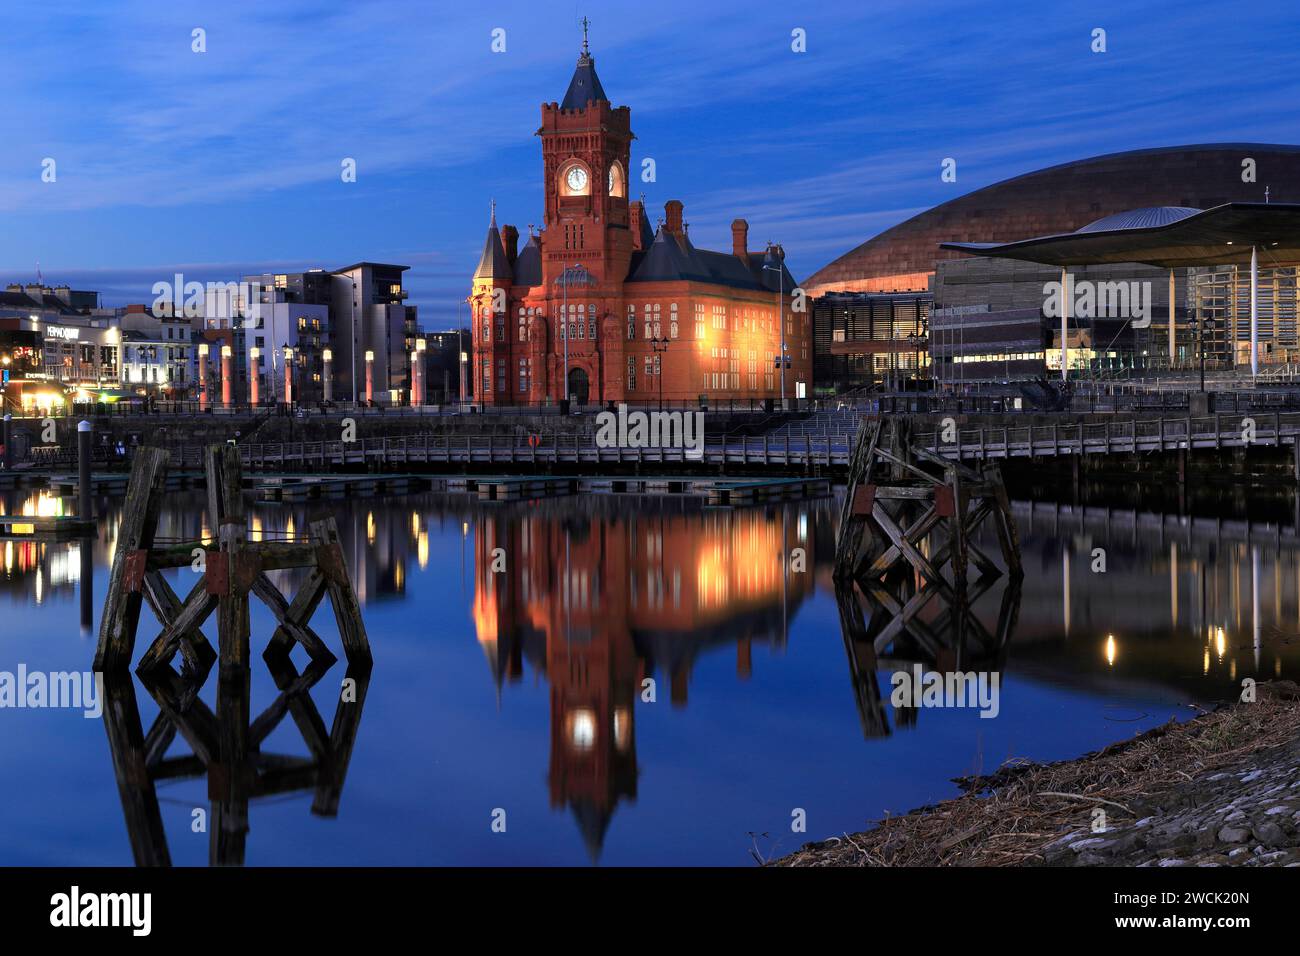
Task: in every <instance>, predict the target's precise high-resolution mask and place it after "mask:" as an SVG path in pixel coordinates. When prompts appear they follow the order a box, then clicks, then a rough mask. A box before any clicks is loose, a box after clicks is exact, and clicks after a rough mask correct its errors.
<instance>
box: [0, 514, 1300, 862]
mask: <svg viewBox="0 0 1300 956" xmlns="http://www.w3.org/2000/svg"><path fill="white" fill-rule="evenodd" d="M3 505H4V507H5V508H7V509H10V510H9V511H7V512H6V513H10V514H13V513H18V512H16V511H15V510H13V509H19V510H20V511H21V510H23V509H26V508H29V507H31V508H42V509H53V508H57V507H58V502H57V499H54V500H52V501H51V500H50V499H49V498H48V497H47V498H45V499H40V498H33V497H32V496H31V495H30V494H25V495H23V494H19V495H15V494H12V493H11V494H10V496H9V497H8V498H7V499H5V501H4V502H3ZM250 506H251V516H250V531H251V534H250V537H251V538H252V539H253V540H254V541H257V540H271V539H274V538H278V537H283V536H285V535H292V534H294V533H297V532H300V531H301V530H302V529H305V528H306V527H307V523H308V520H309V514H310V513H314V510H315V508H317V507H319V505H301V506H300V505H295V504H280V503H270V502H251V503H250ZM120 507H121V502H120V501H109V500H104V501H100V502H99V503H98V509H99V510H98V513H99V514H100V515H101V516H103V518H104V521H103V522H102V524H101V531H100V534H99V536H98V538H97V539H96V540H93V541H91V542H89V543H88V544H82V543H81V542H78V541H71V542H51V543H38V542H32V541H6V542H3V543H2V544H0V671H14V670H16V668H17V667H18V665H19V664H24V665H25V666H26V667H27V668H28V669H29V670H34V669H40V670H44V671H53V670H85V669H88V668H89V665H90V659H91V656H92V654H93V649H94V635H95V633H96V630H97V625H98V621H97V615H98V612H99V606H100V604H101V602H102V600H103V589H104V587H105V584H106V579H107V569H108V565H109V561H110V558H111V555H112V552H113V549H114V547H115V544H116V541H115V533H114V528H115V525H116V520H117V516H118V513H119V509H120ZM328 507H329V509H330V510H331V512H332V513H334V514H335V515H336V517H337V519H338V523H339V526H340V532H341V537H342V542H343V548H344V552H345V557H346V559H347V562H348V564H349V567H350V568H351V571H352V574H353V579H354V582H355V587H356V591H357V594H358V597H359V598H360V600H361V602H362V604H363V608H364V612H365V619H366V625H367V629H368V630H369V633H370V641H371V645H372V647H373V650H374V655H375V669H374V674H373V678H372V681H371V684H370V687H369V694H368V698H367V701H366V709H365V714H364V719H362V720H361V721H360V725H359V728H358V729H357V732H356V739H355V743H354V747H353V751H352V757H351V764H350V767H349V769H348V771H347V778H346V781H345V784H344V786H343V788H342V791H341V797H340V799H339V800H338V816H337V817H328V816H326V817H322V816H320V815H313V814H312V813H311V812H309V810H310V807H311V806H312V797H311V796H310V794H309V793H299V794H297V795H295V794H294V793H288V794H284V795H281V796H277V797H274V798H269V799H267V800H263V801H259V800H256V799H255V800H254V802H253V807H252V810H251V812H250V815H249V827H250V830H249V833H248V838H247V849H246V859H247V862H248V863H250V864H313V863H322V864H324V863H332V864H347V863H378V864H387V863H394V864H396V863H407V864H437V863H470V864H473V863H486V864H506V863H583V862H586V861H588V860H593V859H595V860H599V861H601V862H605V863H615V864H671V863H723V864H745V863H747V862H748V860H749V856H748V849H749V847H750V844H751V838H750V837H749V836H748V835H747V834H749V833H751V832H754V833H769V834H771V836H770V837H767V838H763V843H762V845H761V846H760V851H761V852H763V853H765V854H768V853H781V852H787V851H789V850H792V849H795V848H796V847H797V846H798V845H799V844H800V843H801V842H803V841H804V840H805V839H813V838H821V837H823V836H828V835H833V834H836V833H840V832H843V831H845V830H853V829H858V828H861V827H862V826H863V825H864V824H865V823H866V822H867V821H868V820H869V819H873V818H877V817H879V816H881V815H882V814H883V813H885V812H886V811H890V812H898V811H902V810H906V809H908V808H910V807H912V806H915V805H919V804H923V803H926V802H930V801H933V800H936V799H941V798H943V797H946V796H950V795H952V794H953V793H954V792H955V788H954V786H953V785H952V784H951V782H950V780H951V778H953V777H956V776H959V775H962V774H967V773H971V772H988V771H991V770H992V769H994V768H995V767H996V766H997V765H998V764H1000V763H1001V762H1002V761H1003V760H1005V759H1007V758H1009V757H1030V758H1034V759H1042V760H1047V759H1059V758H1065V757H1070V756H1075V755H1077V754H1079V753H1082V752H1084V751H1087V750H1091V749H1095V748H1097V747H1100V746H1103V745H1105V744H1107V743H1110V742H1112V741H1114V740H1118V739H1121V738H1123V737H1126V736H1129V735H1131V734H1132V733H1134V732H1137V731H1140V730H1142V729H1145V728H1147V727H1150V726H1154V725H1156V724H1159V723H1162V722H1163V721H1165V720H1167V719H1168V718H1169V717H1170V716H1179V717H1185V716H1190V714H1191V710H1190V708H1189V707H1188V706H1187V705H1189V704H1193V703H1195V704H1206V703H1209V702H1212V701H1215V700H1220V699H1226V698H1228V697H1230V696H1234V695H1235V690H1234V688H1235V687H1236V686H1237V684H1238V682H1239V681H1240V680H1241V679H1242V678H1244V677H1256V676H1258V677H1271V676H1289V677H1294V676H1295V673H1296V671H1297V669H1300V667H1298V664H1300V660H1298V659H1297V658H1298V655H1297V647H1298V646H1300V638H1298V637H1297V635H1298V634H1300V601H1298V600H1297V594H1298V593H1300V561H1298V560H1297V549H1296V547H1295V542H1294V537H1293V535H1292V534H1291V532H1290V529H1286V533H1284V534H1278V535H1276V536H1275V539H1274V540H1273V541H1271V542H1269V541H1267V540H1265V541H1261V540H1260V536H1259V535H1258V534H1257V535H1256V536H1255V538H1253V539H1251V540H1249V541H1248V540H1245V539H1244V538H1242V539H1239V538H1237V537H1234V535H1233V534H1232V533H1231V532H1230V531H1229V532H1224V533H1216V532H1214V531H1208V532H1207V531H1206V530H1205V529H1204V528H1203V527H1199V526H1198V527H1196V528H1191V527H1186V528H1184V529H1183V530H1181V531H1180V530H1178V529H1177V528H1172V527H1171V526H1170V525H1168V524H1165V525H1163V526H1161V527H1160V529H1159V530H1158V532H1157V531H1155V530H1152V529H1151V528H1150V527H1149V526H1148V525H1144V524H1142V523H1141V522H1137V523H1133V522H1126V521H1124V520H1123V519H1122V516H1116V520H1114V521H1111V522H1110V526H1109V527H1107V522H1106V521H1103V520H1100V519H1098V518H1097V517H1096V516H1095V515H1094V516H1093V518H1092V519H1091V520H1089V521H1085V522H1075V521H1073V520H1072V519H1071V518H1070V516H1069V515H1063V514H1059V513H1055V512H1053V511H1051V510H1050V509H1044V508H1043V507H1042V506H1039V508H1038V509H1036V510H1035V512H1034V514H1033V516H1032V519H1031V517H1030V516H1029V514H1028V513H1027V512H1025V511H1023V510H1022V511H1021V512H1020V513H1019V515H1018V523H1019V530H1020V534H1021V542H1022V546H1023V551H1024V560H1025V571H1026V578H1025V581H1024V584H1023V588H1022V590H1021V592H1020V593H1019V595H1018V601H1015V602H1008V601H1006V600H1004V598H1005V596H1006V594H1005V589H1004V588H1003V587H1002V586H1001V585H999V586H996V587H993V588H991V589H990V590H989V592H988V593H986V594H985V595H984V596H983V597H982V598H980V600H979V601H978V602H977V604H976V608H975V610H976V613H977V615H978V617H979V620H980V621H981V623H982V625H983V627H984V629H985V630H987V631H988V632H989V633H990V634H996V633H997V629H998V627H999V625H1000V624H1003V623H1006V616H1007V605H1008V604H1009V603H1012V604H1014V615H1013V617H1012V620H1013V626H1012V627H1011V634H1010V639H1009V642H1008V643H1007V644H1006V645H1005V646H1003V647H1000V648H997V649H995V652H994V659H995V660H996V662H997V664H1000V665H1001V667H1002V668H1003V684H1002V701H1001V708H1000V713H999V716H998V717H997V718H996V719H993V720H982V719H980V718H979V716H978V714H977V713H976V712H975V711H972V710H952V709H950V710H944V711H934V710H931V711H923V712H920V713H916V712H904V713H894V712H892V711H891V710H890V709H889V708H888V706H882V709H881V712H880V713H875V712H874V711H873V710H872V708H873V706H874V705H873V702H872V700H871V699H870V698H871V695H872V692H873V691H875V692H881V693H879V694H878V695H877V696H878V697H883V700H884V702H885V705H887V703H888V697H889V684H888V680H887V676H888V675H887V674H886V673H883V672H881V673H877V671H876V669H875V663H874V662H873V661H872V660H870V659H869V657H870V656H869V655H867V657H866V658H864V656H862V655H861V654H860V653H858V651H855V650H854V649H853V648H852V647H851V646H850V643H851V642H850V643H846V642H845V641H844V640H843V638H842V635H841V630H840V617H839V611H838V608H837V605H836V601H835V590H834V585H833V582H832V580H831V576H830V562H831V558H832V553H833V539H834V522H835V520H836V516H837V515H838V508H837V506H836V503H835V501H833V500H831V499H826V500H823V501H809V502H794V503H789V504H786V505H782V506H773V507H770V508H752V509H735V510H730V509H704V508H701V507H700V506H699V505H698V504H696V503H694V502H692V501H689V500H684V499H658V500H649V499H648V500H642V501H633V500H628V499H621V498H620V499H615V498H606V497H587V498H575V499H555V500H548V501H541V502H534V503H520V504H492V505H480V504H479V502H478V501H477V500H476V499H474V498H472V497H469V496H447V495H435V494H419V495H410V496H401V497H395V498H390V499H372V500H343V501H334V502H329V503H328ZM52 513H57V511H54V512H52ZM1135 528H1137V529H1139V530H1135ZM158 533H159V536H160V537H161V538H163V539H169V540H190V539H194V538H199V537H210V529H208V528H206V527H205V522H204V517H203V499H202V496H201V495H200V494H198V493H195V492H182V493H177V494H170V495H169V496H168V499H167V506H166V509H165V511H164V513H163V515H162V518H161V522H160V526H159V532H158ZM1097 548H1103V549H1104V551H1105V558H1106V569H1105V571H1104V572H1100V571H1096V570H1094V569H1093V565H1094V558H1093V555H1094V553H1095V549H1097ZM795 549H802V553H803V556H804V560H805V561H806V565H799V564H797V563H796V562H793V561H791V560H790V559H789V558H788V556H790V555H792V554H793V553H795ZM792 565H793V566H794V567H799V566H803V567H806V570H794V569H793V568H792ZM92 568H93V572H92V570H91V569H92ZM187 574H188V571H186V570H182V571H179V572H174V573H173V587H174V588H175V589H176V590H177V591H178V593H183V591H182V589H184V590H188V588H189V587H190V586H191V583H190V581H189V580H187V579H186V578H185V575H187ZM273 577H274V579H275V580H276V582H277V584H279V585H280V587H281V588H282V590H283V591H285V592H286V593H290V592H292V591H293V590H294V589H295V588H296V587H297V586H298V585H299V584H301V582H302V577H303V575H302V574H301V573H292V572H276V573H275V574H274V575H273ZM88 578H89V580H88ZM941 613H942V611H941V609H940V608H937V607H936V608H930V609H929V610H928V611H927V614H926V615H925V619H926V620H928V621H930V622H932V623H933V622H936V621H937V620H938V619H939V618H940V616H941ZM1000 618H1001V619H1002V620H1000ZM142 622H143V623H142V626H141V633H140V638H139V642H140V643H138V645H137V657H138V656H139V654H140V653H142V652H143V649H144V645H145V644H146V643H147V642H148V641H151V640H152V637H153V635H154V633H155V632H156V627H155V626H154V623H153V621H152V619H151V618H150V616H149V615H148V613H147V612H146V613H145V614H144V616H143V618H142ZM315 626H316V627H317V629H318V630H319V631H320V632H321V633H322V635H323V636H324V637H325V639H326V641H327V643H329V644H331V646H332V647H334V648H335V649H336V650H337V649H338V641H337V636H336V635H335V634H334V632H333V629H332V626H330V624H329V621H328V612H325V614H324V619H320V618H318V620H317V621H316V625H315ZM273 630H274V623H273V621H272V619H271V618H270V615H269V614H268V613H266V612H265V611H263V610H261V609H256V610H255V612H254V616H253V637H254V640H253V644H254V662H255V667H254V673H253V686H252V697H253V713H254V714H256V713H257V711H258V709H259V708H260V707H265V706H266V705H268V704H270V703H271V702H272V701H273V700H274V699H275V697H276V695H277V693H278V691H277V687H276V684H275V680H274V677H273V675H271V674H269V673H268V672H267V671H266V668H264V667H261V666H259V665H260V661H259V660H258V654H259V653H260V651H261V648H262V646H263V645H264V644H265V641H266V639H267V638H269V636H270V633H271V632H272V631H273ZM207 633H208V635H209V639H210V640H212V641H213V643H214V644H215V628H214V626H213V625H212V623H211V622H209V626H208V628H207ZM858 650H859V651H860V649H858ZM922 651H925V653H927V654H929V655H930V656H929V657H928V658H926V659H927V660H928V661H929V662H930V663H931V664H935V663H937V664H939V665H941V666H942V665H943V664H944V663H945V661H950V660H951V659H955V658H946V657H945V656H944V654H945V649H943V648H940V649H939V651H938V653H937V654H936V653H934V649H929V650H928V651H926V650H925V649H924V648H920V647H919V646H902V645H900V646H899V647H895V648H894V650H893V651H892V652H891V655H886V657H892V659H895V660H901V659H903V658H906V657H908V655H909V654H911V655H912V656H916V655H917V654H921V652H922ZM997 664H995V666H997ZM341 679H342V665H341V664H340V665H338V666H337V668H336V669H335V670H333V671H331V672H330V673H328V674H327V675H326V676H325V677H324V678H322V679H320V681H319V683H317V684H315V686H314V687H313V688H312V691H311V694H312V699H313V701H314V702H315V704H316V705H317V706H318V709H319V711H320V712H321V713H323V714H325V715H326V716H327V717H328V715H329V714H330V713H333V712H334V710H335V706H334V704H335V700H334V698H335V697H336V696H337V688H338V682H339V681H340V680H341ZM647 680H653V681H654V688H655V695H654V696H655V700H654V702H647V701H646V700H645V699H644V695H645V693H646V688H647V686H648V685H647V684H646V681H647ZM872 681H874V682H875V683H874V684H872V683H871V682H872ZM213 693H214V691H213V687H212V686H210V685H209V686H207V687H205V689H204V692H203V694H202V695H201V696H202V697H203V699H204V700H205V701H207V702H208V704H209V706H212V703H211V702H212V700H213ZM135 697H136V698H137V700H138V703H139V710H140V714H141V720H142V723H143V728H144V729H145V730H147V729H148V728H149V727H150V726H151V724H152V722H153V719H154V715H155V714H156V713H157V706H156V704H155V703H154V702H153V700H152V699H151V696H150V694H149V693H144V692H138V693H136V694H135ZM879 703H880V701H879V700H876V701H875V704H879ZM0 723H3V725H4V726H3V732H0V770H3V772H4V773H5V775H6V778H7V779H19V778H21V779H23V780H24V781H25V786H24V787H22V788H5V789H4V790H3V791H0V813H3V814H4V818H5V819H7V820H9V821H12V823H13V825H12V826H10V827H9V828H7V829H6V832H5V833H4V834H3V835H0V864H22V863H46V864H56V863H69V864H78V863H104V864H122V863H128V862H130V861H131V859H132V850H131V847H132V843H131V842H130V841H129V839H128V832H127V831H128V828H127V826H126V824H125V823H124V820H123V812H122V808H123V803H122V801H121V800H120V799H119V794H118V791H117V785H116V783H115V779H114V774H113V762H112V760H111V758H110V754H109V748H108V746H107V745H106V742H105V734H104V728H103V726H102V725H101V724H100V723H99V722H98V721H87V720H83V719H81V718H80V715H76V716H75V717H74V716H73V715H71V714H69V713H67V712H63V711H31V710H14V709H5V710H0ZM291 723H292V722H286V724H291ZM265 746H266V748H267V749H268V751H275V752H281V751H285V752H292V751H293V750H294V748H295V747H296V748H297V751H298V752H304V745H303V742H302V740H301V739H299V738H297V737H295V736H294V735H293V733H292V728H291V727H287V728H278V729H277V730H276V731H275V732H273V733H272V734H271V735H270V736H269V737H268V739H267V741H266V744H265ZM185 752H186V750H185V745H184V742H183V741H180V742H178V743H176V744H173V746H172V748H171V749H170V750H169V751H168V754H169V755H171V756H176V755H183V754H184V753H185ZM158 798H159V801H160V807H161V810H160V812H161V822H162V826H163V828H164V829H165V831H166V834H167V835H168V838H169V841H168V842H169V843H170V859H171V860H172V861H173V862H176V863H183V864H203V863H206V862H207V861H208V859H209V849H210V847H209V842H208V838H207V837H206V836H203V835H201V834H192V833H191V831H190V825H189V824H190V819H191V812H192V810H193V808H195V807H207V806H208V805H209V799H208V798H209V793H208V791H207V789H206V787H205V784H204V781H203V779H202V778H201V777H200V778H197V779H178V780H171V781H163V782H161V783H160V784H159V787H158ZM794 808H802V809H804V810H806V811H807V816H808V832H807V834H806V835H805V834H793V833H790V832H789V829H790V827H789V821H790V819H791V813H792V811H793V809H794ZM496 809H504V810H505V811H506V814H507V819H508V825H507V829H506V832H505V833H494V832H492V829H491V821H492V813H493V811H494V810H496Z"/></svg>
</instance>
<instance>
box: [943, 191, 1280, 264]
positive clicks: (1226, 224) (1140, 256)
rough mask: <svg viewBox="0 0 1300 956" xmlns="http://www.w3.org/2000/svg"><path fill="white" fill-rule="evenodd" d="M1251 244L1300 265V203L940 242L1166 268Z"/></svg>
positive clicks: (1048, 260)
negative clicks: (1048, 233)
mask: <svg viewBox="0 0 1300 956" xmlns="http://www.w3.org/2000/svg"><path fill="white" fill-rule="evenodd" d="M1121 215H1122V214H1121ZM1252 247H1254V248H1257V249H1258V250H1259V252H1260V257H1261V260H1262V261H1264V262H1270V263H1273V264H1276V263H1287V264H1290V263H1300V203H1280V202H1275V203H1255V202H1232V203H1225V204H1223V205H1221V206H1215V207H1213V208H1212V209H1204V210H1199V211H1193V212H1191V213H1189V214H1187V215H1184V216H1180V217H1178V218H1175V219H1171V220H1170V221H1169V222H1166V223H1163V224H1160V225H1147V226H1140V225H1129V226H1121V227H1118V228H1115V227H1111V228H1104V229H1095V230H1093V231H1091V232H1089V231H1085V230H1082V229H1081V230H1079V231H1078V232H1067V233H1063V234H1060V235H1054V236H1038V237H1036V238H1033V239H1019V240H1016V241H1015V242H1004V243H997V242H945V243H941V244H940V248H942V249H951V250H954V251H956V252H964V253H967V254H968V255H973V256H992V257H994V258H997V259H1018V260H1020V261H1022V262H1039V263H1042V264H1044V265H1055V266H1085V265H1104V264H1117V263H1123V262H1140V263H1143V264H1145V265H1152V266H1161V267H1164V268H1169V269H1175V268H1184V267H1187V266H1211V265H1226V264H1229V263H1243V262H1249V261H1250V255H1251V249H1252Z"/></svg>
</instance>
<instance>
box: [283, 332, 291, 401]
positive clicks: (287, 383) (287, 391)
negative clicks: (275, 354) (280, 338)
mask: <svg viewBox="0 0 1300 956" xmlns="http://www.w3.org/2000/svg"><path fill="white" fill-rule="evenodd" d="M284 403H285V404H286V405H288V406H290V407H293V349H292V348H291V347H290V346H288V345H286V346H285V347H284Z"/></svg>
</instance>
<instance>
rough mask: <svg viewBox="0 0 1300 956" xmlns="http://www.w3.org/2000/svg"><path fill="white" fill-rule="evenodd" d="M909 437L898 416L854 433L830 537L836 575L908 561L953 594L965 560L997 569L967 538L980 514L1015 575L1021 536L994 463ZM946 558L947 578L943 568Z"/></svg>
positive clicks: (880, 571) (874, 574) (857, 574)
mask: <svg viewBox="0 0 1300 956" xmlns="http://www.w3.org/2000/svg"><path fill="white" fill-rule="evenodd" d="M910 438H911V428H910V423H909V422H908V420H907V419H905V418H892V419H888V420H880V419H878V420H873V421H869V422H866V423H865V424H864V425H863V427H862V430H861V431H860V432H859V433H858V439H857V443H856V445H855V447H854V450H853V456H852V458H851V459H850V462H849V487H848V494H847V495H846V496H845V499H844V507H843V510H842V511H841V514H840V527H839V534H838V537H837V539H836V543H835V576H836V578H837V579H840V580H845V579H857V580H864V579H866V580H871V579H880V578H882V577H885V576H887V575H889V574H890V573H891V572H892V571H893V570H894V569H896V568H898V567H900V566H902V565H908V566H910V567H911V568H912V570H914V571H915V572H916V573H917V574H919V575H920V576H921V577H923V578H924V579H925V580H926V581H928V582H930V583H932V584H933V585H935V586H936V587H938V588H940V590H945V591H947V592H949V593H951V594H952V595H953V596H956V595H957V594H958V593H960V592H961V591H962V590H964V589H965V587H966V575H967V567H968V565H969V563H970V562H974V563H975V565H976V566H977V567H978V568H979V570H980V571H981V572H982V573H984V574H993V575H1001V574H1002V573H1003V570H1002V569H1001V568H999V567H998V565H997V564H996V563H994V562H993V560H992V559H991V558H989V556H988V555H986V554H985V553H984V552H983V551H981V550H980V548H979V547H977V546H976V545H975V544H974V542H973V541H972V538H973V537H974V535H975V532H976V531H977V530H978V529H979V526H980V525H981V524H982V523H983V522H984V521H985V520H986V519H987V520H990V521H992V522H993V527H994V529H995V530H996V532H997V537H998V544H999V546H1000V548H1001V551H1002V557H1003V560H1004V561H1005V562H1006V566H1007V567H1006V570H1007V571H1008V572H1010V573H1011V574H1013V575H1015V576H1017V577H1019V576H1021V574H1022V570H1021V565H1020V543H1019V541H1018V539H1017V536H1016V526H1015V522H1014V521H1013V520H1012V517H1011V505H1010V503H1009V501H1008V499H1007V492H1006V487H1005V485H1004V484H1003V483H1002V474H1001V472H1000V471H999V469H998V468H997V467H996V466H990V465H985V466H984V469H983V471H982V472H977V471H975V470H974V469H972V468H970V467H968V466H966V465H964V464H962V463H961V462H960V461H958V460H953V459H947V458H942V457H940V456H939V455H937V454H935V453H933V452H930V451H927V450H926V449H924V448H921V447H919V446H915V445H913V444H912V442H911V441H910ZM927 469H928V470H927ZM927 539H928V540H930V541H931V542H935V543H936V544H937V547H935V548H934V549H933V550H932V552H931V553H930V555H929V557H927V556H926V555H925V554H923V553H922V551H921V549H920V545H921V544H922V542H924V541H926V540H927ZM945 565H947V566H948V567H949V569H950V571H951V575H950V576H951V581H948V580H946V579H945V578H944V576H943V574H942V571H943V569H944V567H945Z"/></svg>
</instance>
